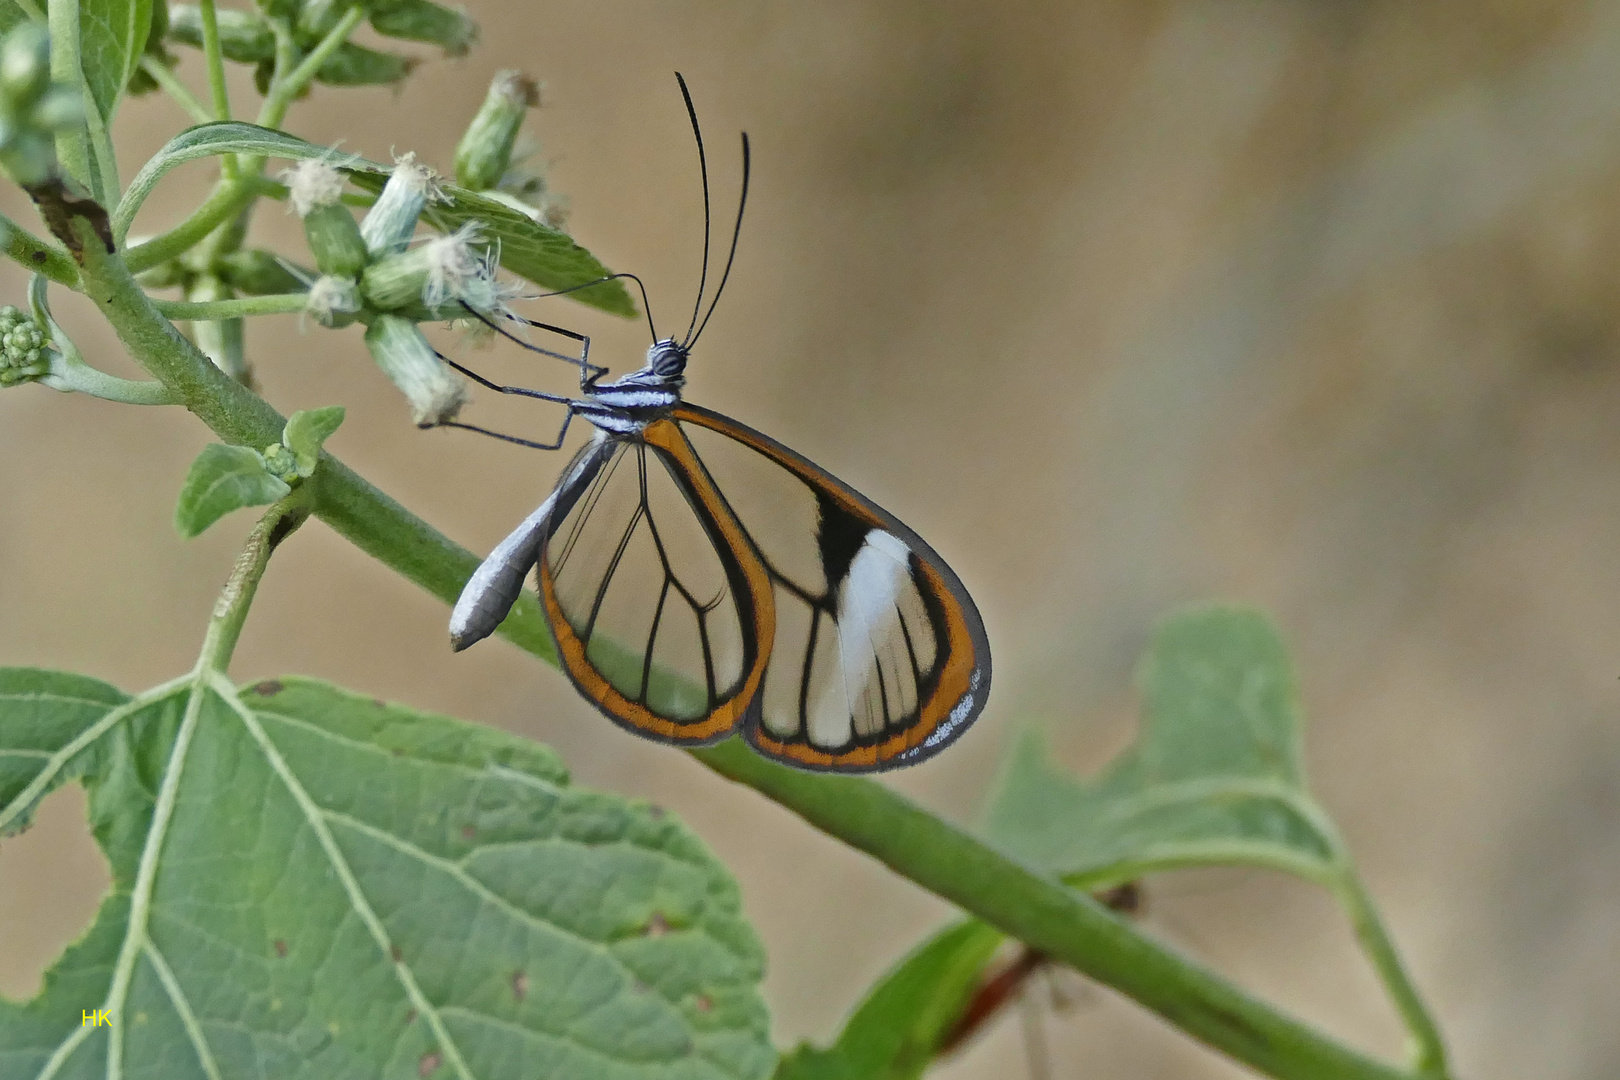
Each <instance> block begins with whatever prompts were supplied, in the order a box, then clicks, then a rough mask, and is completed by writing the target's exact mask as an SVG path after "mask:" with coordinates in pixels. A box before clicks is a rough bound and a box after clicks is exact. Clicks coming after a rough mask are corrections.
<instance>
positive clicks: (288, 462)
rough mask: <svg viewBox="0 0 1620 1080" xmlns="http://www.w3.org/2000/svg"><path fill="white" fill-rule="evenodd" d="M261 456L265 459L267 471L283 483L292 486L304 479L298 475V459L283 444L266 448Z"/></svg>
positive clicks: (275, 444)
mask: <svg viewBox="0 0 1620 1080" xmlns="http://www.w3.org/2000/svg"><path fill="white" fill-rule="evenodd" d="M260 456H261V457H263V458H264V468H265V471H266V472H268V473H269V474H270V475H271V476H274V477H275V478H276V479H278V480H280V481H282V482H283V483H286V484H291V483H293V482H294V481H296V480H300V479H302V477H300V476H299V475H298V459H297V458H296V457H294V456H293V452H292V451H291V450H289V449H287V448H286V447H285V446H283V445H282V444H281V443H272V444H271V445H269V446H267V447H265V448H264V449H263V450H262V451H261V452H260Z"/></svg>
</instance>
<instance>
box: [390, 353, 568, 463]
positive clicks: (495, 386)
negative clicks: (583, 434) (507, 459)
mask: <svg viewBox="0 0 1620 1080" xmlns="http://www.w3.org/2000/svg"><path fill="white" fill-rule="evenodd" d="M436 355H437V356H438V357H439V359H440V360H443V361H444V362H445V363H447V364H449V365H450V366H451V367H453V368H455V369H456V370H457V371H459V372H461V373H462V374H463V375H465V376H467V378H469V379H471V380H472V381H473V382H475V383H477V384H478V385H479V386H482V387H484V388H486V389H488V390H494V391H495V392H496V393H500V394H517V395H519V396H520V397H531V398H538V399H539V400H541V401H555V402H557V403H558V404H559V405H566V406H567V407H568V411H567V412H565V413H563V421H562V427H560V428H558V429H557V438H556V439H555V440H554V441H552V442H549V443H544V442H539V441H537V440H535V439H524V438H519V437H518V436H516V435H507V434H504V433H502V432H499V431H491V430H490V429H488V428H482V427H479V426H477V425H476V424H463V423H461V422H460V421H459V420H441V421H439V422H438V423H436V424H422V425H421V426H422V427H424V428H431V427H453V428H461V429H462V430H464V431H476V432H478V433H479V434H480V435H488V436H490V437H491V438H494V439H504V440H505V441H506V442H510V443H517V444H518V445H519V446H528V447H532V448H533V449H535V450H556V449H557V448H559V447H560V446H562V443H563V437H564V436H566V435H567V434H568V424H569V421H571V420H573V419H574V406H575V404H576V402H575V401H574V400H573V399H572V398H569V397H564V396H563V395H562V394H548V393H546V392H545V391H544V390H530V389H529V388H528V387H525V386H503V385H501V384H500V383H498V382H495V381H493V380H491V379H486V378H484V377H483V376H482V375H480V374H478V372H476V371H474V370H472V369H471V368H469V367H463V366H462V365H460V364H458V363H456V362H455V361H454V360H452V359H450V358H449V357H448V356H446V355H444V354H443V353H436Z"/></svg>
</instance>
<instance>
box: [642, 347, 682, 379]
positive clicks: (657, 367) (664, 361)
mask: <svg viewBox="0 0 1620 1080" xmlns="http://www.w3.org/2000/svg"><path fill="white" fill-rule="evenodd" d="M647 366H648V367H650V368H652V369H653V372H654V373H655V374H658V375H663V376H666V377H672V376H675V375H680V374H682V373H683V372H685V371H686V349H685V347H684V346H682V345H681V343H680V342H678V341H672V340H671V339H669V338H665V339H664V340H663V341H658V342H654V343H653V347H652V348H651V349H649V350H647Z"/></svg>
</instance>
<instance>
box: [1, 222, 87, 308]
mask: <svg viewBox="0 0 1620 1080" xmlns="http://www.w3.org/2000/svg"><path fill="white" fill-rule="evenodd" d="M0 227H3V228H4V230H5V235H6V254H7V255H9V256H11V257H12V258H13V259H15V260H16V261H17V262H19V263H22V264H23V265H24V266H26V267H28V269H30V270H32V271H34V273H36V274H44V275H45V276H46V277H48V278H50V279H51V280H52V281H54V282H56V283H57V284H58V285H66V286H67V287H68V288H70V289H78V287H79V268H78V266H76V265H74V262H73V260H72V259H71V258H69V257H68V253H67V252H66V251H63V250H62V249H61V248H59V247H56V246H55V245H53V244H47V243H46V242H45V241H43V240H41V239H40V238H39V237H37V236H35V235H33V234H32V233H30V232H29V231H28V230H27V229H24V228H23V227H22V226H20V225H18V224H17V223H16V222H14V221H12V220H11V219H10V218H8V217H6V216H5V215H3V214H0Z"/></svg>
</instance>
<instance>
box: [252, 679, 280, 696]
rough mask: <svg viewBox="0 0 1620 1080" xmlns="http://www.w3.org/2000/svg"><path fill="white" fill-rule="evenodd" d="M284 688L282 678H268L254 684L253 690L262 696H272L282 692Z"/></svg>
mask: <svg viewBox="0 0 1620 1080" xmlns="http://www.w3.org/2000/svg"><path fill="white" fill-rule="evenodd" d="M282 689H283V687H282V685H281V680H280V679H266V680H264V682H258V683H254V684H253V692H254V693H255V694H258V695H259V696H260V697H272V696H274V695H276V694H279V693H281V691H282Z"/></svg>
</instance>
